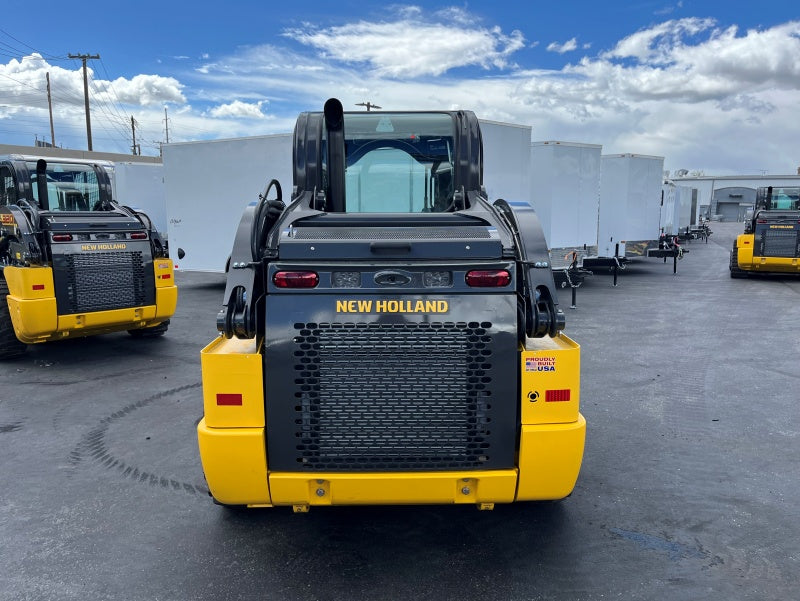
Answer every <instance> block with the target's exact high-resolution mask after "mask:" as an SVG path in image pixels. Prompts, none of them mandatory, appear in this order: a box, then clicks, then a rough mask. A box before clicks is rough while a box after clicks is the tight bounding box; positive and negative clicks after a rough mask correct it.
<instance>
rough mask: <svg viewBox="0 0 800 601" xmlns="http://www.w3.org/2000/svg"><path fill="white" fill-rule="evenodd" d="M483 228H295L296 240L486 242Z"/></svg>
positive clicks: (487, 232)
mask: <svg viewBox="0 0 800 601" xmlns="http://www.w3.org/2000/svg"><path fill="white" fill-rule="evenodd" d="M489 237H490V236H489V231H488V230H487V229H486V228H485V227H461V228H455V227H451V228H435V227H427V228H424V227H398V228H369V227H351V228H330V229H327V228H297V229H296V230H295V233H294V238H295V239H296V240H370V241H372V240H486V239H489Z"/></svg>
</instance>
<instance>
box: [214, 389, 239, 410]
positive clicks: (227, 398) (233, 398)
mask: <svg viewBox="0 0 800 601" xmlns="http://www.w3.org/2000/svg"><path fill="white" fill-rule="evenodd" d="M241 404H242V395H241V394H231V393H225V392H219V393H217V405H224V406H228V407H231V406H234V405H240V406H241Z"/></svg>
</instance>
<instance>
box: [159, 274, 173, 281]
mask: <svg viewBox="0 0 800 601" xmlns="http://www.w3.org/2000/svg"><path fill="white" fill-rule="evenodd" d="M171 277H172V274H171V273H165V274H164V275H162V276H161V279H162V280H168V279H170V278H171Z"/></svg>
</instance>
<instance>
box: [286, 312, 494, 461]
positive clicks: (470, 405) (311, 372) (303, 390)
mask: <svg viewBox="0 0 800 601" xmlns="http://www.w3.org/2000/svg"><path fill="white" fill-rule="evenodd" d="M491 325H492V324H491V323H453V322H434V323H401V324H382V323H363V324H362V323H347V324H342V323H320V324H314V323H302V324H295V330H296V336H295V338H294V344H295V350H294V357H295V365H294V369H295V374H294V375H295V380H294V383H295V388H294V389H295V393H294V397H295V407H294V416H295V419H294V428H295V439H296V441H297V444H296V456H295V457H296V462H297V467H298V469H301V470H319V471H325V470H329V471H335V470H356V471H358V470H361V471H367V470H384V471H387V470H450V469H470V468H472V469H475V468H480V467H484V466H485V465H486V464H487V462H489V461H491V453H492V444H491V436H492V432H491V427H492V377H491V370H492V350H491V343H492V337H491V336H490V335H489V334H487V329H488V328H490V327H491Z"/></svg>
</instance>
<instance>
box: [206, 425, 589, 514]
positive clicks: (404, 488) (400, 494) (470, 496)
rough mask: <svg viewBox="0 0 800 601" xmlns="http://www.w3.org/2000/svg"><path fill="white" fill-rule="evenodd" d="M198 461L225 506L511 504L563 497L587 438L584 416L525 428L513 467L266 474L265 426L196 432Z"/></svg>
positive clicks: (570, 487)
mask: <svg viewBox="0 0 800 601" xmlns="http://www.w3.org/2000/svg"><path fill="white" fill-rule="evenodd" d="M197 434H198V442H199V447H200V458H201V461H202V464H203V471H204V472H205V476H206V481H207V482H208V486H209V490H210V491H211V494H212V496H213V497H214V498H215V499H217V500H218V501H219V502H221V503H225V504H229V505H250V506H275V505H287V506H294V507H295V508H300V509H302V508H307V507H309V506H316V505H384V504H386V505H400V504H420V505H421V504H455V503H459V504H464V503H466V504H476V505H478V506H481V505H492V504H494V503H511V502H513V501H533V500H548V499H561V498H563V497H566V496H567V495H569V494H570V493H571V492H572V490H573V488H574V486H575V482H576V480H577V477H578V472H579V471H580V466H581V460H582V457H583V446H584V439H585V435H586V421H585V419H584V418H583V416H582V415H581V416H579V419H578V421H577V422H575V423H570V424H542V425H526V426H523V427H522V434H521V442H520V453H519V464H518V467H516V468H510V469H500V470H486V471H463V472H383V473H382V472H370V473H358V472H351V473H331V472H319V473H295V472H270V471H269V468H268V463H267V456H266V450H265V449H266V446H265V445H266V440H265V435H264V428H263V427H253V428H210V427H208V426H207V425H206V420H205V418H204V419H202V420H201V421H200V423H199V424H198V426H197Z"/></svg>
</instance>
